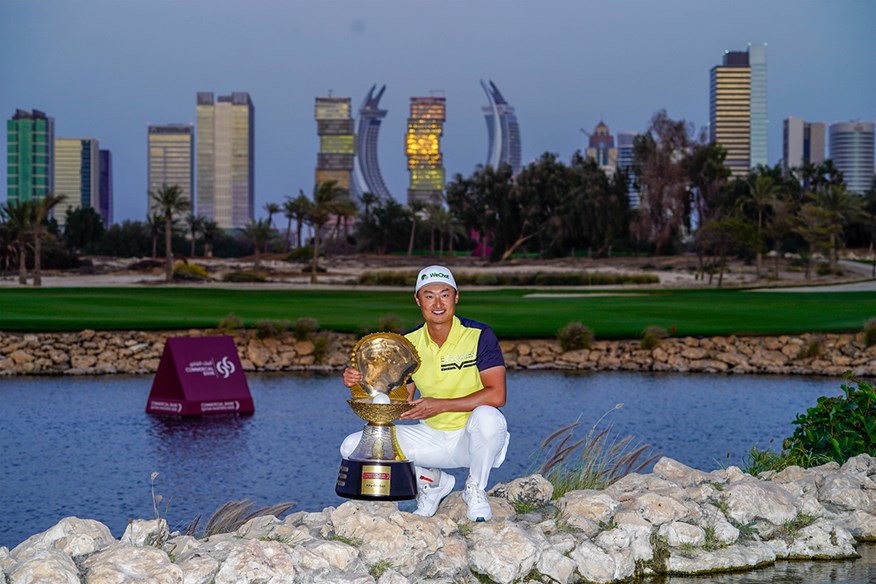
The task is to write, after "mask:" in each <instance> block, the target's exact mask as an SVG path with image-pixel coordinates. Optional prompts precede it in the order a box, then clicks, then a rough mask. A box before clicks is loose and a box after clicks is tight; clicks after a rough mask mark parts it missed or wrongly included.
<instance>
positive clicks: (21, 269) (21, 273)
mask: <svg viewBox="0 0 876 584" xmlns="http://www.w3.org/2000/svg"><path fill="white" fill-rule="evenodd" d="M32 207H33V202H32V201H14V202H9V203H7V204H6V217H7V221H6V225H7V226H8V227H9V229H10V231H11V232H12V234H13V235H14V237H15V247H16V249H17V251H18V283H19V284H21V285H23V286H25V285H27V234H28V233H29V232H30V226H31V218H32V217H33V211H32Z"/></svg>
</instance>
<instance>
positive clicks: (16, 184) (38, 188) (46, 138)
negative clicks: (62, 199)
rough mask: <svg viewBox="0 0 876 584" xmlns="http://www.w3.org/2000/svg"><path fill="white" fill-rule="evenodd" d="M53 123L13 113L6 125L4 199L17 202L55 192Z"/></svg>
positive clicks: (40, 114) (36, 115) (37, 114)
mask: <svg viewBox="0 0 876 584" xmlns="http://www.w3.org/2000/svg"><path fill="white" fill-rule="evenodd" d="M54 159H55V120H54V118H52V117H51V116H47V115H46V114H45V112H41V111H39V110H33V111H31V112H26V111H24V110H20V109H19V110H15V114H13V116H12V118H10V119H9V120H7V122H6V181H7V182H6V184H7V187H6V199H7V201H8V202H9V203H19V202H24V201H30V200H34V199H41V198H43V197H45V196H46V194H47V193H54V192H55V185H54V181H55V165H54Z"/></svg>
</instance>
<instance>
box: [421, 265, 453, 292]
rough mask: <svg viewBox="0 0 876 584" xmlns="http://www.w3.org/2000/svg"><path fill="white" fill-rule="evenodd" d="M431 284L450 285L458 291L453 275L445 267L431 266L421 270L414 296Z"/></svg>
mask: <svg viewBox="0 0 876 584" xmlns="http://www.w3.org/2000/svg"><path fill="white" fill-rule="evenodd" d="M429 284H449V285H450V286H452V287H453V289H454V290H456V289H457V288H456V280H454V279H453V274H451V273H450V270H448V269H447V268H445V267H444V266H429V267H426V268H423V269H422V270H420V273H419V274H417V289H416V290H414V294H416V293H417V292H419V291H420V288H422V287H423V286H427V285H429Z"/></svg>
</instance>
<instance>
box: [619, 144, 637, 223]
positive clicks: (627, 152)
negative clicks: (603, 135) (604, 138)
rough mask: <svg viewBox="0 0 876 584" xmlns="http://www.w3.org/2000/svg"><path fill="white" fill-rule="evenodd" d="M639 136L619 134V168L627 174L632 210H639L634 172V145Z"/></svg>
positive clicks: (628, 193) (628, 194) (628, 195)
mask: <svg viewBox="0 0 876 584" xmlns="http://www.w3.org/2000/svg"><path fill="white" fill-rule="evenodd" d="M638 135H639V134H638V133H636V132H618V133H617V167H618V168H619V169H620V170H623V171H624V172H625V173H627V197H628V198H629V200H630V208H631V209H638V208H639V191H637V190H636V175H635V174H634V172H633V160H634V156H635V150H634V144H635V141H636V136H638Z"/></svg>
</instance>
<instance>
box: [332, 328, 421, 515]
mask: <svg viewBox="0 0 876 584" xmlns="http://www.w3.org/2000/svg"><path fill="white" fill-rule="evenodd" d="M351 366H352V367H353V368H354V369H356V370H357V371H359V372H360V373H361V374H362V376H363V379H362V382H361V383H360V384H357V385H354V386H353V387H352V388H351V392H352V394H353V399H350V400H347V403H348V404H350V407H351V408H353V412H355V413H356V415H357V416H359V417H360V418H362V419H363V420H365V421H366V422H368V424H366V425H365V428H364V429H363V431H362V439H361V440H360V441H359V444H358V446H356V449H355V450H354V451H353V453H352V454H351V455H350V457H349V458H344V459H342V460H341V468H340V470H339V471H338V482H337V485H336V486H335V492H336V493H337V494H338V495H340V496H341V497H347V498H351V499H369V500H381V501H401V500H405V499H413V498H415V497H416V496H417V477H416V471H415V470H414V463H412V462H411V461H410V460H407V459H406V458H405V456H404V454H403V453H402V451H401V448H400V447H399V445H398V442H397V441H396V437H395V427H394V426H393V425H392V422H393V421H395V420H397V419H398V418H399V416H401V415H402V414H403V413H404V412H406V411H407V410H409V409H411V407H413V406H412V405H411V404H409V403H408V402H407V399H408V390H407V383H408V380H409V379H410V377H411V375H413V374H414V372H415V371H416V370H417V369H419V367H420V357H419V355H417V350H416V348H414V346H413V345H412V344H411V342H410V341H408V340H407V339H406V338H404V337H403V336H401V335H397V334H395V333H374V334H370V335H367V336H365V337H362V338H361V339H360V340H359V342H358V343H356V346H355V347H354V348H353V355H352V359H351Z"/></svg>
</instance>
